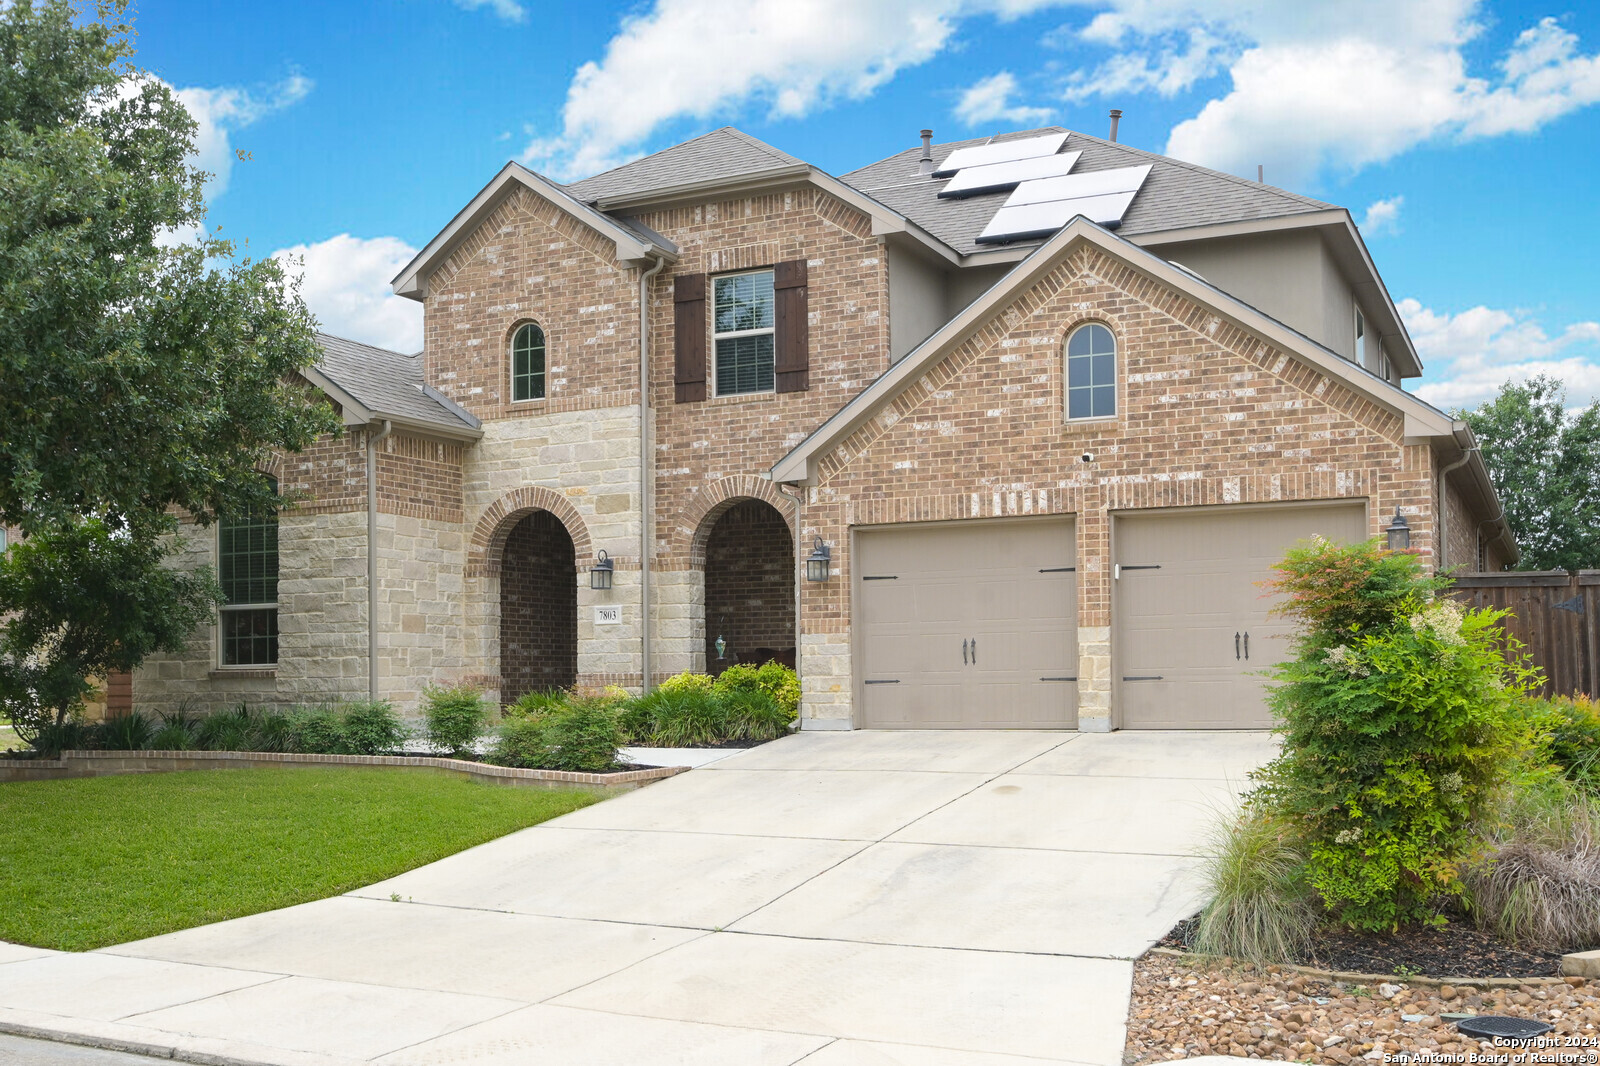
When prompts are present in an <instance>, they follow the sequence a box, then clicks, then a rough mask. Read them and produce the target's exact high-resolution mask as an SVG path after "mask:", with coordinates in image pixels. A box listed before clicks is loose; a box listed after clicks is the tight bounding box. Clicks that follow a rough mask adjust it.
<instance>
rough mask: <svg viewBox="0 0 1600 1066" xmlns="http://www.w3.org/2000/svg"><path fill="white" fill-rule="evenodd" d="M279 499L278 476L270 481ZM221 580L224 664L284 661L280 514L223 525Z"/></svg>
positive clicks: (219, 531)
mask: <svg viewBox="0 0 1600 1066" xmlns="http://www.w3.org/2000/svg"><path fill="white" fill-rule="evenodd" d="M267 483H268V484H269V485H270V486H271V488H272V491H273V493H274V495H276V493H277V491H278V482H277V479H276V478H272V477H269V478H267ZM217 577H218V579H219V583H220V584H221V585H222V594H223V595H224V596H225V597H226V598H227V600H226V602H225V603H224V604H223V606H222V611H221V619H220V621H221V629H222V656H221V658H222V665H223V666H271V665H274V664H276V663H277V661H278V515H277V512H276V511H272V512H267V513H263V514H251V515H245V516H244V517H241V518H226V519H223V520H222V521H221V522H219V523H217Z"/></svg>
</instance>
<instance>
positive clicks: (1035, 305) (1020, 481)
mask: <svg viewBox="0 0 1600 1066" xmlns="http://www.w3.org/2000/svg"><path fill="white" fill-rule="evenodd" d="M1088 321H1097V322H1102V323H1105V324H1106V325H1108V326H1109V327H1110V328H1111V329H1112V331H1113V333H1114V334H1115V336H1116V338H1117V344H1118V353H1119V367H1118V377H1119V385H1120V395H1119V398H1118V410H1119V414H1118V416H1117V417H1116V418H1115V419H1112V420H1106V421H1098V422H1092V423H1074V424H1069V423H1067V422H1066V420H1065V419H1064V417H1063V411H1064V401H1063V388H1064V381H1063V375H1064V366H1063V348H1064V343H1065V339H1066V337H1067V335H1068V334H1069V333H1070V332H1071V330H1072V329H1073V328H1074V327H1076V326H1077V325H1079V324H1081V323H1083V322H1088ZM1401 434H1402V425H1401V422H1400V419H1399V418H1398V417H1397V416H1395V415H1393V414H1392V413H1390V412H1389V411H1387V410H1385V409H1383V408H1381V407H1379V406H1378V405H1376V404H1374V403H1372V402H1371V401H1370V400H1368V399H1366V398H1364V397H1362V396H1359V395H1357V394H1356V393H1354V392H1352V391H1351V390H1350V389H1348V388H1346V387H1345V386H1343V385H1341V384H1340V383H1338V382H1337V381H1335V380H1333V379H1330V378H1328V377H1326V376H1324V375H1322V374H1321V373H1320V372H1318V371H1317V370H1315V369H1313V368H1312V367H1310V366H1307V365H1306V364H1304V363H1302V362H1300V361H1298V360H1296V359H1293V358H1291V357H1290V356H1289V355H1288V354H1287V353H1284V352H1281V351H1278V350H1276V349H1274V348H1273V347H1271V346H1270V345H1268V344H1267V343H1265V342H1264V341H1263V340H1262V339H1260V338H1258V337H1256V336H1255V335H1253V334H1251V333H1249V332H1248V331H1246V330H1244V329H1243V328H1241V327H1240V326H1239V325H1238V324H1236V323H1233V322H1231V321H1228V320H1226V319H1224V318H1222V317H1221V316H1220V315H1218V314H1216V313H1215V312H1213V311H1212V310H1210V309H1209V308H1206V307H1204V306H1202V305H1199V304H1197V303H1195V302H1193V301H1192V300H1189V299H1188V298H1186V297H1184V296H1181V295H1180V294H1178V293H1177V292H1175V291H1173V290H1170V289H1168V288H1166V287H1165V286H1162V285H1160V284H1157V283H1156V282H1155V281H1154V280H1153V279H1151V278H1149V277H1147V276H1146V275H1143V274H1141V273H1139V272H1138V271H1136V270H1134V269H1132V268H1131V267H1130V266H1128V265H1127V264H1125V263H1123V262H1121V261H1120V260H1117V259H1114V258H1112V257H1110V256H1108V255H1106V254H1104V253H1102V252H1100V251H1098V250H1094V249H1088V248H1085V247H1084V246H1080V247H1079V248H1077V249H1075V250H1072V251H1069V252H1068V253H1066V254H1065V255H1064V256H1063V258H1062V260H1061V261H1060V262H1059V263H1058V265H1057V266H1056V267H1055V268H1054V269H1053V270H1051V271H1049V272H1048V273H1047V274H1045V275H1043V276H1042V277H1041V278H1040V280H1039V281H1038V282H1037V283H1036V284H1034V285H1033V286H1031V287H1030V288H1029V289H1028V290H1027V291H1025V292H1024V293H1022V294H1020V295H1019V296H1018V297H1017V298H1016V300H1015V301H1014V302H1013V303H1012V304H1011V305H1010V306H1009V307H1006V308H1003V309H1001V310H1000V311H999V312H998V313H997V314H996V315H995V316H994V317H993V319H991V321H990V322H989V323H988V324H987V325H985V326H983V327H981V328H979V329H978V330H976V331H975V332H974V334H973V335H972V336H971V337H969V338H968V339H967V340H966V341H965V342H964V343H962V344H961V345H960V346H959V347H957V348H956V349H955V350H954V351H953V352H952V353H951V354H950V355H949V356H948V357H947V358H946V359H944V360H943V361H942V362H941V363H939V364H938V365H936V366H934V367H933V368H931V369H930V370H929V371H928V372H927V373H926V374H925V375H924V376H923V377H922V379H921V380H920V381H918V382H917V383H915V384H914V385H912V386H911V387H910V388H909V389H907V390H906V391H905V392H904V393H903V394H902V395H901V396H900V397H899V398H897V399H895V400H894V401H892V402H890V403H888V404H887V405H885V406H884V408H883V409H882V410H881V411H880V412H879V414H878V415H877V416H876V417H875V418H874V419H872V420H871V421H869V422H868V423H867V424H866V425H864V426H863V427H862V428H861V429H860V430H858V431H857V432H856V433H855V434H853V435H852V436H851V437H849V438H847V439H846V440H845V441H843V442H842V443H841V444H840V445H839V446H838V447H837V448H836V449H835V450H834V451H833V452H832V453H831V454H829V455H827V456H825V457H823V459H822V461H821V462H820V464H819V470H820V475H819V483H818V484H817V485H816V486H814V487H812V488H811V489H809V490H808V491H809V496H808V501H807V504H806V507H805V511H804V520H805V524H806V526H808V527H815V528H816V529H817V530H819V531H820V532H821V534H822V536H823V537H824V539H825V540H826V541H827V542H828V543H829V544H830V545H831V546H832V549H833V557H834V560H835V565H836V567H837V571H838V577H837V578H836V579H835V580H833V581H829V582H827V583H825V584H818V583H812V582H806V583H805V584H806V588H805V589H804V607H803V612H804V617H805V631H806V633H807V634H808V637H809V636H810V635H812V634H824V633H827V634H836V635H837V639H839V640H841V641H842V642H843V643H845V644H848V634H849V629H850V617H849V596H848V592H849V582H850V577H851V559H850V552H849V536H848V531H849V529H850V528H851V527H853V526H857V525H870V524H878V523H888V522H909V521H922V520H938V519H955V518H980V517H994V516H1008V515H1025V514H1064V513H1072V514H1076V515H1077V516H1078V518H1077V542H1078V552H1079V582H1078V588H1079V603H1078V616H1079V624H1080V626H1082V627H1084V629H1085V631H1086V632H1088V633H1089V634H1090V635H1091V637H1092V636H1093V634H1095V633H1096V632H1100V631H1102V630H1106V627H1109V626H1110V625H1111V624H1112V621H1111V617H1110V613H1111V594H1110V593H1111V589H1110V572H1109V571H1110V566H1111V563H1112V561H1113V558H1112V550H1111V549H1112V546H1111V539H1110V521H1109V516H1110V515H1111V513H1113V512H1116V511H1124V510H1133V509H1140V508H1151V507H1173V506H1189V505H1221V504H1233V503H1256V502H1265V501H1277V500H1319V499H1356V498H1366V499H1368V500H1370V501H1371V503H1370V505H1369V513H1370V515H1371V520H1372V532H1374V533H1377V532H1378V531H1379V529H1380V528H1381V526H1382V525H1383V522H1384V520H1385V519H1384V518H1383V517H1382V516H1385V515H1388V514H1392V513H1393V510H1394V507H1395V505H1396V504H1400V505H1401V506H1402V507H1403V508H1404V510H1405V511H1406V513H1407V515H1408V519H1409V520H1410V522H1411V526H1412V544H1413V546H1415V547H1418V548H1420V549H1421V550H1422V552H1423V553H1424V556H1425V557H1426V556H1428V555H1429V554H1431V550H1432V544H1431V538H1432V531H1433V526H1434V523H1433V504H1432V493H1431V488H1430V485H1431V481H1432V459H1431V454H1430V451H1429V449H1428V448H1426V447H1406V446H1404V445H1403V444H1402V441H1401ZM1085 456H1088V457H1089V458H1088V459H1086V458H1085ZM805 535H806V536H807V537H809V536H810V533H809V531H808V532H807V533H806V534H805ZM1106 631H1108V630H1106ZM1082 647H1083V654H1084V656H1085V658H1086V659H1093V658H1094V657H1095V656H1096V655H1097V654H1098V653H1097V652H1096V651H1094V650H1093V649H1095V648H1096V647H1097V641H1095V640H1093V639H1091V640H1088V641H1085V642H1084V643H1083V645H1082ZM809 654H810V653H809V651H808V656H809ZM806 661H807V662H809V661H810V658H809V657H808V658H807V660H806ZM1080 666H1081V667H1085V669H1083V670H1082V671H1081V673H1080V677H1081V678H1083V680H1082V681H1080V691H1079V700H1080V708H1079V712H1080V720H1082V719H1089V718H1094V717H1095V716H1096V715H1097V714H1099V715H1103V714H1104V713H1105V710H1104V709H1103V707H1104V703H1105V701H1106V700H1107V699H1108V698H1109V687H1108V686H1106V687H1101V685H1100V679H1099V677H1098V675H1099V673H1100V671H1099V669H1098V666H1097V665H1096V664H1095V663H1093V662H1086V663H1081V664H1080ZM1089 667H1093V669H1090V668H1089ZM834 676H837V675H834ZM1106 680H1107V681H1108V680H1109V675H1108V677H1107V679H1106ZM825 687H826V688H827V689H828V697H827V702H825V703H822V704H819V705H818V707H817V708H815V709H808V710H807V712H806V713H808V714H814V715H826V716H828V717H832V716H833V715H835V714H836V713H837V709H838V703H837V702H836V701H837V700H838V699H839V696H838V694H836V693H833V690H832V686H831V685H828V686H825ZM844 688H845V691H846V692H848V689H849V685H848V684H847V685H846V686H845V687H844ZM808 691H809V690H808ZM820 698H823V694H822V693H821V692H819V699H820ZM845 698H846V699H848V697H847V696H846V697H845ZM1085 728H1092V726H1085Z"/></svg>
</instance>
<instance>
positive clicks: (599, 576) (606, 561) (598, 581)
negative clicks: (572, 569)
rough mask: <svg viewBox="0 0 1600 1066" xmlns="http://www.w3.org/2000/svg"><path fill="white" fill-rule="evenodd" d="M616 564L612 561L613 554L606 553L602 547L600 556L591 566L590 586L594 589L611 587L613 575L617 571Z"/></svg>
mask: <svg viewBox="0 0 1600 1066" xmlns="http://www.w3.org/2000/svg"><path fill="white" fill-rule="evenodd" d="M616 569H617V568H616V566H614V565H613V564H612V562H611V556H609V555H607V554H606V550H605V549H604V548H601V549H600V558H599V559H598V560H597V561H596V562H595V564H594V565H593V566H591V567H590V568H589V587H590V588H592V589H601V590H604V589H609V588H610V587H611V575H612V574H614V573H615V572H616Z"/></svg>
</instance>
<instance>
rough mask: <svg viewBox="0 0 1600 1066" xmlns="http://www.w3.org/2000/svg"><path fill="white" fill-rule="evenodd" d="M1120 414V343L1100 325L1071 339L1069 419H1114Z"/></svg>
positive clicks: (1083, 329)
mask: <svg viewBox="0 0 1600 1066" xmlns="http://www.w3.org/2000/svg"><path fill="white" fill-rule="evenodd" d="M1116 413H1117V342H1116V340H1115V338H1113V337H1112V336H1111V331H1110V330H1109V329H1107V328H1106V327H1104V326H1102V325H1100V324H1099V323H1098V322H1091V323H1090V324H1089V325H1087V326H1079V327H1078V328H1077V329H1075V330H1073V332H1072V336H1070V337H1068V338H1067V418H1068V419H1074V418H1112V417H1115V415H1116Z"/></svg>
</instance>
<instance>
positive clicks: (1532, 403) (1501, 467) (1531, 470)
mask: <svg viewBox="0 0 1600 1066" xmlns="http://www.w3.org/2000/svg"><path fill="white" fill-rule="evenodd" d="M1460 417H1461V418H1462V419H1464V420H1465V421H1466V422H1467V424H1468V425H1470V426H1471V427H1472V431H1473V433H1475V434H1476V435H1477V437H1478V443H1479V446H1480V447H1481V448H1482V450H1483V460H1484V463H1485V464H1486V465H1487V466H1488V468H1489V478H1490V480H1491V481H1493V482H1494V487H1495V490H1496V491H1497V492H1499V494H1500V500H1501V502H1502V503H1503V504H1504V505H1505V509H1506V521H1507V522H1508V523H1509V524H1510V526H1511V532H1512V533H1513V534H1514V535H1515V536H1516V538H1517V546H1518V547H1519V548H1521V549H1522V559H1521V561H1520V562H1519V563H1518V567H1519V568H1520V569H1523V570H1582V569H1588V568H1594V567H1600V403H1594V404H1590V405H1589V406H1588V407H1586V408H1584V409H1583V410H1582V411H1580V412H1578V413H1577V414H1575V415H1569V414H1568V413H1567V409H1566V393H1565V390H1564V389H1563V388H1562V386H1561V384H1560V382H1558V381H1555V380H1554V379H1552V378H1548V377H1536V378H1531V379H1529V380H1528V381H1527V382H1524V383H1516V382H1508V383H1507V384H1505V385H1503V386H1502V387H1501V389H1500V394H1499V395H1498V396H1496V397H1495V398H1494V399H1492V400H1490V401H1488V402H1486V403H1485V404H1483V406H1481V407H1479V408H1478V409H1477V410H1475V411H1462V412H1460Z"/></svg>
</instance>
